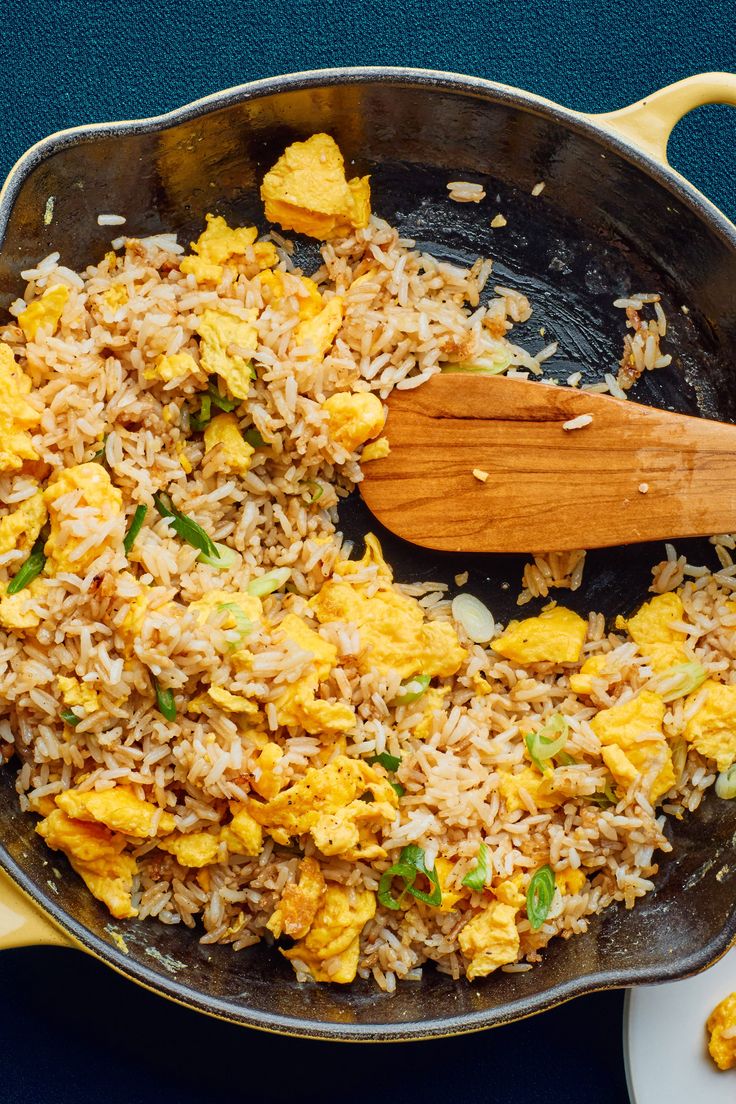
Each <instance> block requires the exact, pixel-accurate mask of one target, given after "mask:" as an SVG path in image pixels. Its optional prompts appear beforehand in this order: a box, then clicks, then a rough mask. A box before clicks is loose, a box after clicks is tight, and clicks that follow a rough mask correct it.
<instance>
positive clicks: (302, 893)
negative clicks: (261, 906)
mask: <svg viewBox="0 0 736 1104" xmlns="http://www.w3.org/2000/svg"><path fill="white" fill-rule="evenodd" d="M326 888H327V887H326V885H325V880H324V878H323V877H322V871H321V869H320V866H319V863H318V862H316V861H315V860H314V859H312V858H306V859H302V861H301V862H300V863H299V881H298V882H287V883H286V885H285V886H284V888H283V890H282V893H281V898H280V900H279V903H278V905H277V906H276V908H275V909H274V911H273V913H272V914H271V917H270V919H269V921H268V923H267V924H266V927H267V928H268V930H269V931H270V932H272V933H273V934H274V935H275V936H276V938H277V939H278V938H279V936H281V935H288V936H289V937H290V938H291V939H303V938H304V936H305V935H306V934H307V932H308V931H309V929H310V928H311V926H312V924H313V923H314V920H315V917H316V915H317V911H318V909H319V907H320V905H321V904H322V901H323V899H324V895H325V891H326Z"/></svg>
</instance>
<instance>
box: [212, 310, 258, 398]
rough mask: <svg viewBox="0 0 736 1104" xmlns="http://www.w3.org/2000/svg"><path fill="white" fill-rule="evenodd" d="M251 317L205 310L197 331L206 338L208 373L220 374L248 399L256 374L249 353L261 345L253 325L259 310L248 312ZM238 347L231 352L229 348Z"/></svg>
mask: <svg viewBox="0 0 736 1104" xmlns="http://www.w3.org/2000/svg"><path fill="white" fill-rule="evenodd" d="M248 315H249V317H248V319H247V320H244V319H242V318H236V316H235V315H234V314H227V313H226V312H225V311H219V310H211V309H209V308H208V309H207V310H205V311H202V314H201V315H200V317H199V324H198V325H197V333H198V334H199V336H200V337H201V338H202V344H201V347H200V357H201V365H202V369H203V371H204V373H205V375H207V376H212V375H217V376H220V378H221V379H223V380H224V381H225V383H226V384H227V386H228V387H229V389H230V393H231V394H232V395H234V396H235V398H236V399H247V398H248V391H249V389H250V383H251V379H252V378H253V374H252V366H251V362H250V360H249V359H246V357H247V356H248V354H249V353H252V352H255V350H256V347H257V345H258V330H257V329H256V327H255V326H254V325H253V323H254V322H255V320H256V311H255V310H251V311H249V312H248ZM231 348H233V349H234V350H237V351H233V352H230V351H229V350H230V349H231Z"/></svg>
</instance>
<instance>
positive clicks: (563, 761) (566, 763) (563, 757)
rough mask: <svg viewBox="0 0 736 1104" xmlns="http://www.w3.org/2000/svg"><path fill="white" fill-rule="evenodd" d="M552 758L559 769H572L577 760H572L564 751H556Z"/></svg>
mask: <svg viewBox="0 0 736 1104" xmlns="http://www.w3.org/2000/svg"><path fill="white" fill-rule="evenodd" d="M553 758H554V761H555V763H557V764H558V766H560V767H574V766H575V764H576V763H577V759H573V757H572V755H568V754H567V752H566V751H558V752H557V754H556V755H555V756H554V757H553Z"/></svg>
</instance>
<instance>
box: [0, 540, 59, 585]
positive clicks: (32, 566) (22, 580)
mask: <svg viewBox="0 0 736 1104" xmlns="http://www.w3.org/2000/svg"><path fill="white" fill-rule="evenodd" d="M48 539H49V527H48V525H44V527H43V529H42V530H41V532H40V533H39V534H38V536H37V537H36V540H35V541H34V543H33V547H32V548H31V551H30V552H29V553H28V557H27V559H26V560H25V561H24V562H23V564H22V565H21V567H20V568H19V570H18V571H17V572H16V573H15V575H14V576H13V578H12V579H11V580H10V582H9V583H8V589H7V591H6V593H7V594H18V593H19V591H21V590H24V589H25V588H26V587H27V586H28V584H29V583H32V582H33V580H34V579H35V578H36V577H37V576H38V575H40V574H41V572H42V571H43V569H44V567H45V565H46V553H45V552H44V550H43V549H44V545H45V544H46V541H47V540H48Z"/></svg>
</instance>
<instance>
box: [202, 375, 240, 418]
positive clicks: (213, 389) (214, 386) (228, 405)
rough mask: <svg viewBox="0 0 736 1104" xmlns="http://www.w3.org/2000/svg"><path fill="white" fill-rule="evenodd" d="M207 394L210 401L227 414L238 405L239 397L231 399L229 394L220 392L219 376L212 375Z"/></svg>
mask: <svg viewBox="0 0 736 1104" xmlns="http://www.w3.org/2000/svg"><path fill="white" fill-rule="evenodd" d="M207 395H208V397H209V400H210V402H211V403H214V405H215V406H216V407H217V408H218V409H219V410H223V411H224V412H225V413H226V414H229V413H230V412H231V411H232V410H234V409H235V407H236V406H237V405H238V401H237V399H231V398H229V397H228V396H227V395H221V394H220V388H219V386H218V382H217V376H210V379H209V383H208V384H207Z"/></svg>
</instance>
